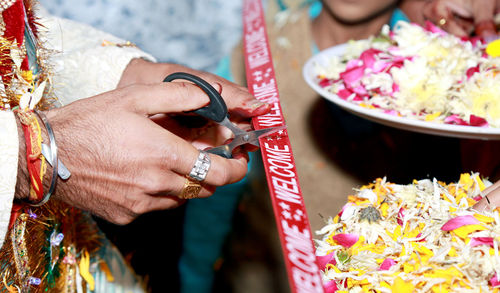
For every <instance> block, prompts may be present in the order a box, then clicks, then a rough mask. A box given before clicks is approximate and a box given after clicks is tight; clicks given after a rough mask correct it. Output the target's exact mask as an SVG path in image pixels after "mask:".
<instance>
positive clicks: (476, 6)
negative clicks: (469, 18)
mask: <svg viewBox="0 0 500 293" xmlns="http://www.w3.org/2000/svg"><path fill="white" fill-rule="evenodd" d="M494 13H495V0H474V1H472V15H473V17H474V23H476V24H478V23H480V22H483V21H493V17H494Z"/></svg>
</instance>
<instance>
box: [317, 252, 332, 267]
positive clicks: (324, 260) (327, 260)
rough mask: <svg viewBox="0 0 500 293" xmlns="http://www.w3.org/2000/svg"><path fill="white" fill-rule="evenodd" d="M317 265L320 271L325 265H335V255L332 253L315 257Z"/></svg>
mask: <svg viewBox="0 0 500 293" xmlns="http://www.w3.org/2000/svg"><path fill="white" fill-rule="evenodd" d="M316 259H317V260H318V265H319V268H320V270H322V271H324V270H325V268H326V265H327V264H332V265H336V264H337V261H335V254H334V253H333V252H332V253H330V254H327V255H322V256H317V257H316Z"/></svg>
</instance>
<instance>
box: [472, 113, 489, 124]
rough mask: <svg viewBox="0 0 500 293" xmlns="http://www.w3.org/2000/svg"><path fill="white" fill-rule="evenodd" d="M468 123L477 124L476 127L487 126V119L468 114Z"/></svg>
mask: <svg viewBox="0 0 500 293" xmlns="http://www.w3.org/2000/svg"><path fill="white" fill-rule="evenodd" d="M469 121H470V125H472V126H478V127H488V121H486V119H484V118H482V117H479V116H476V115H470V117H469Z"/></svg>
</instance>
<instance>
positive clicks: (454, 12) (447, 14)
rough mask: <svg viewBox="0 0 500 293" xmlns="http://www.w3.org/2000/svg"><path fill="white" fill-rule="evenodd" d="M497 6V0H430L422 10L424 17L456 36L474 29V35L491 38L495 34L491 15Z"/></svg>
mask: <svg viewBox="0 0 500 293" xmlns="http://www.w3.org/2000/svg"><path fill="white" fill-rule="evenodd" d="M407 1H408V0H407ZM410 1H411V0H410ZM497 8H498V4H497V0H432V1H428V2H427V3H426V4H425V5H424V6H423V9H422V12H423V15H424V17H425V18H426V19H428V20H430V21H432V22H433V23H435V24H436V25H439V26H441V27H442V28H443V29H444V30H446V31H448V32H450V33H452V34H454V35H456V36H458V37H467V36H469V35H470V34H471V33H472V32H473V31H474V29H475V31H476V35H478V36H480V37H483V38H492V37H495V36H496V27H495V24H494V22H493V17H494V14H495V10H496V9H497Z"/></svg>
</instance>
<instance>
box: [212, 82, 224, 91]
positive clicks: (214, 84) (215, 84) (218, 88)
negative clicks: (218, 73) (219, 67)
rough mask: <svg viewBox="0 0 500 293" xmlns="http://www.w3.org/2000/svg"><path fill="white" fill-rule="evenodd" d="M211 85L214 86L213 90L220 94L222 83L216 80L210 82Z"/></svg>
mask: <svg viewBox="0 0 500 293" xmlns="http://www.w3.org/2000/svg"><path fill="white" fill-rule="evenodd" d="M211 85H212V86H213V87H214V88H215V90H216V91H217V92H218V93H219V94H220V93H222V85H221V84H220V83H218V82H212V83H211Z"/></svg>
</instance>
